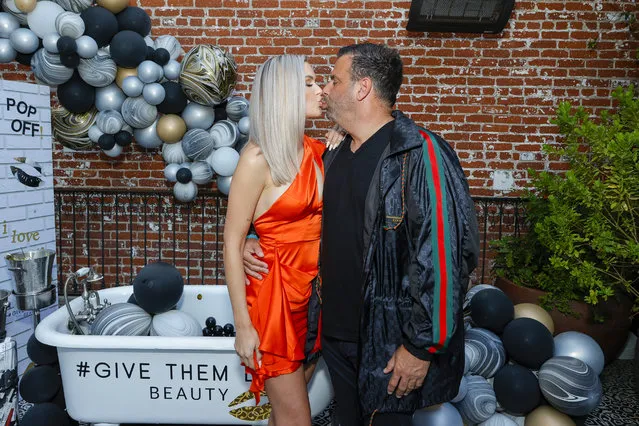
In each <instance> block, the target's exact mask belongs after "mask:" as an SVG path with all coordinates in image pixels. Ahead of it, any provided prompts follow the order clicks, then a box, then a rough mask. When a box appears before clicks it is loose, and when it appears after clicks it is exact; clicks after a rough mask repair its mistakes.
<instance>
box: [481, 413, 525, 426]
mask: <svg viewBox="0 0 639 426" xmlns="http://www.w3.org/2000/svg"><path fill="white" fill-rule="evenodd" d="M478 426H517V423H515V422H514V421H513V420H511V419H509V418H508V417H506V416H504V415H503V414H500V413H495V414H493V415H492V416H491V417H490V418H489V419H488V420H485V421H483V422H481V423H480V424H479V425H478Z"/></svg>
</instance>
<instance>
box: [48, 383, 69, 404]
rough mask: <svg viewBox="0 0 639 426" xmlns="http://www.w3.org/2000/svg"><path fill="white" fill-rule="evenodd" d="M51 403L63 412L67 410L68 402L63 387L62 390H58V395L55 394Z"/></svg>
mask: <svg viewBox="0 0 639 426" xmlns="http://www.w3.org/2000/svg"><path fill="white" fill-rule="evenodd" d="M51 402H52V403H54V404H55V405H57V406H58V407H60V408H62V409H63V410H64V409H66V408H67V401H66V400H65V399H64V388H63V387H62V386H60V390H58V393H56V394H55V396H54V397H53V399H52V400H51Z"/></svg>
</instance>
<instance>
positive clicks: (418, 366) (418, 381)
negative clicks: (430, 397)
mask: <svg viewBox="0 0 639 426" xmlns="http://www.w3.org/2000/svg"><path fill="white" fill-rule="evenodd" d="M429 367H430V361H422V360H421V359H419V358H417V357H415V356H414V355H413V354H411V353H410V352H408V350H407V349H406V348H405V347H404V346H400V347H399V348H398V349H397V350H396V351H395V353H394V354H393V356H392V357H391V359H390V361H388V364H386V368H384V374H388V373H390V372H392V373H393V375H392V376H391V379H390V381H389V382H388V389H387V391H388V394H389V395H390V394H392V393H393V392H395V396H396V397H397V398H401V397H403V396H406V395H408V394H409V393H410V392H412V391H413V390H415V389H417V388H421V387H422V385H423V384H424V379H425V378H426V374H428V368H429Z"/></svg>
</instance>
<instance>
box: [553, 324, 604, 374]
mask: <svg viewBox="0 0 639 426" xmlns="http://www.w3.org/2000/svg"><path fill="white" fill-rule="evenodd" d="M553 356H570V357H573V358H577V359H579V360H581V361H583V362H585V363H586V364H588V366H589V367H590V368H592V369H593V370H594V372H595V374H596V375H597V376H598V375H600V374H601V372H602V371H603V368H604V353H603V351H602V350H601V346H599V344H598V343H597V342H596V341H595V339H593V338H592V337H590V336H588V335H587V334H584V333H579V332H577V331H566V332H564V333H560V334H558V335H556V336H555V353H554V355H553Z"/></svg>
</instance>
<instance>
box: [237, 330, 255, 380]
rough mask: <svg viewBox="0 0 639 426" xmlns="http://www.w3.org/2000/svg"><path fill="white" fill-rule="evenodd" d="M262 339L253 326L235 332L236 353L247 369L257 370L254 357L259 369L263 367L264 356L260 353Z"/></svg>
mask: <svg viewBox="0 0 639 426" xmlns="http://www.w3.org/2000/svg"><path fill="white" fill-rule="evenodd" d="M259 347H260V338H259V336H258V335H257V331H255V327H253V325H252V324H251V325H248V326H246V327H239V328H236V330H235V352H237V355H238V356H239V357H240V360H241V361H242V363H243V364H244V365H246V366H247V367H250V368H252V369H253V370H256V369H257V367H256V366H255V362H254V358H253V355H255V358H256V359H257V364H258V367H261V366H262V354H261V353H260V349H259Z"/></svg>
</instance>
